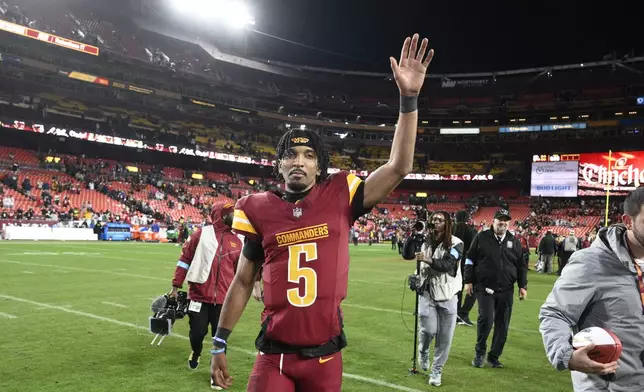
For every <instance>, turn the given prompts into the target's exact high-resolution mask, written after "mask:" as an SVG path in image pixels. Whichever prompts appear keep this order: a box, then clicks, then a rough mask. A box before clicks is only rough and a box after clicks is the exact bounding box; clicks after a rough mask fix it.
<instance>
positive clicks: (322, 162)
mask: <svg viewBox="0 0 644 392" xmlns="http://www.w3.org/2000/svg"><path fill="white" fill-rule="evenodd" d="M297 146H306V147H310V148H311V149H313V151H315V155H316V156H317V158H318V169H319V170H320V175H319V176H317V183H320V182H322V181H324V180H326V178H327V177H328V175H329V173H328V171H329V160H330V159H329V151H328V150H327V148H326V145H325V144H324V141H323V140H322V138H321V137H320V135H318V134H317V133H316V132H313V131H310V130H308V129H306V130H302V129H291V130H290V131H288V132H286V133H285V134H284V135H282V138H281V139H280V141H279V143H278V144H277V149H276V153H277V162H276V164H275V166H273V175H274V176H275V177H276V178H277V180H278V181H280V182H284V178H283V177H282V175H281V173H280V161H281V160H282V159H283V158H284V156H285V155H286V154H287V153H288V152H289V151H290V150H291V148H293V147H297Z"/></svg>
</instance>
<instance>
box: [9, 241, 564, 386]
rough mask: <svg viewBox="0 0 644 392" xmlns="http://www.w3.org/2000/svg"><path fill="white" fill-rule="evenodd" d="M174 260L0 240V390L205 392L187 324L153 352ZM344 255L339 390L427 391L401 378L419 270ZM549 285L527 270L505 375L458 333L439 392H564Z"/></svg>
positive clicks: (388, 258) (251, 318)
mask: <svg viewBox="0 0 644 392" xmlns="http://www.w3.org/2000/svg"><path fill="white" fill-rule="evenodd" d="M179 253H180V248H178V247H175V246H173V245H169V244H141V243H73V242H61V243H51V242H50V243H44V242H3V243H0V283H1V284H0V331H2V334H1V335H0V391H3V392H10V391H16V392H18V391H20V392H29V391H57V392H58V391H69V392H79V391H83V392H85V391H110V392H116V391H161V390H163V391H177V392H178V391H186V392H187V391H191V392H192V391H199V390H204V391H205V390H210V387H209V384H208V371H209V370H208V368H209V366H208V365H209V363H208V355H204V357H203V358H202V364H201V367H200V368H199V369H198V370H197V371H190V370H188V368H187V361H186V360H187V357H188V354H189V352H190V345H189V342H188V340H187V335H188V322H187V319H184V320H180V321H178V322H177V324H176V325H175V329H174V335H173V336H171V337H168V338H167V339H166V340H165V342H164V343H163V344H162V345H161V346H160V347H156V346H155V347H152V346H150V342H151V340H152V335H151V334H149V332H148V331H147V328H148V317H149V316H150V315H151V312H150V310H149V306H150V302H151V299H152V298H153V297H156V296H158V295H160V294H162V293H163V292H165V291H167V290H168V289H169V287H170V281H171V277H172V273H173V271H174V268H175V265H176V260H177V258H178V256H179ZM351 256H352V257H351V274H350V282H349V294H348V298H347V300H346V301H345V302H344V310H345V315H346V319H345V324H346V334H347V337H348V340H349V346H348V347H347V348H346V349H345V351H344V353H343V356H344V371H345V377H344V387H343V390H344V391H350V392H367V391H368V392H380V391H382V392H384V391H408V392H414V391H425V390H428V389H432V388H434V387H431V386H429V385H427V377H426V375H416V376H411V377H410V376H407V369H408V368H409V367H410V365H411V355H412V353H411V347H412V341H413V333H412V332H410V331H408V329H407V328H406V327H405V325H404V324H403V320H404V322H405V323H406V324H407V326H408V327H409V328H410V329H413V316H412V315H411V312H412V310H413V303H414V298H413V296H412V293H411V291H409V290H408V289H407V288H405V287H404V281H405V277H406V276H407V275H408V274H409V273H411V272H412V271H413V269H414V267H415V265H414V263H413V262H412V263H410V262H406V261H404V260H402V259H401V258H400V257H399V256H398V253H397V252H392V251H391V250H390V249H389V246H388V245H386V246H385V245H381V246H378V245H376V246H372V247H368V246H366V245H360V246H358V247H357V248H354V247H353V246H351ZM533 264H534V262H532V263H531V265H533ZM554 279H555V278H554V277H553V276H544V275H537V274H535V273H532V272H531V273H530V276H529V281H530V283H529V290H528V300H527V301H523V302H519V301H518V300H516V301H515V306H514V312H513V315H512V322H511V326H510V328H511V330H510V336H509V338H508V343H507V345H506V348H505V352H504V354H503V357H502V358H501V360H502V361H503V362H504V364H505V368H504V369H492V368H483V369H475V368H472V367H471V366H470V361H471V360H472V357H473V355H474V343H475V339H476V330H475V328H470V327H465V326H458V327H457V330H456V333H455V337H454V344H453V346H452V350H451V355H450V358H449V361H448V362H447V365H446V367H445V369H444V371H443V386H441V387H440V389H442V390H445V391H463V390H466V389H467V390H476V391H477V392H487V391H489V392H499V391H516V390H519V391H522V392H529V391H535V392H536V391H539V392H542V391H544V390H548V391H549V392H556V391H570V390H571V382H570V375H569V374H568V373H567V372H561V373H560V372H557V371H555V370H554V369H553V368H552V367H551V366H550V365H549V364H548V362H547V360H546V358H545V355H544V349H543V345H542V342H541V335H540V334H539V332H538V318H537V315H538V311H539V306H541V304H542V303H543V300H544V299H545V298H546V296H547V294H548V293H549V291H550V288H551V287H552V284H553V282H554ZM403 292H404V293H405V298H404V301H402V295H403ZM401 304H402V305H403V308H404V315H403V316H401ZM260 311H261V308H260V305H259V304H258V303H257V302H255V301H254V300H252V299H251V303H250V304H249V306H248V308H247V309H246V312H245V313H244V316H243V317H242V320H241V322H240V323H239V324H238V326H237V328H236V329H235V331H234V334H233V335H232V336H231V340H230V344H231V346H232V347H231V349H230V351H229V358H228V362H229V366H230V368H231V372H232V375H233V376H234V377H235V383H234V386H233V388H232V389H231V390H233V391H245V390H246V382H247V380H248V374H249V372H250V370H251V368H252V365H253V359H254V354H255V350H254V340H255V337H256V334H257V332H258V328H259V316H260ZM472 318H473V319H476V308H475V309H474V311H473V313H472ZM490 341H491V337H490ZM207 344H208V343H206V347H208V345H207ZM204 354H205V353H204ZM275 392H279V391H275Z"/></svg>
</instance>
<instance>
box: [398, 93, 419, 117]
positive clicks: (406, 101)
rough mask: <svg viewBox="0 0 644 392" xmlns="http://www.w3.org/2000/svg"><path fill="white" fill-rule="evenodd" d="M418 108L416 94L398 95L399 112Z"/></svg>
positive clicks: (408, 111)
mask: <svg viewBox="0 0 644 392" xmlns="http://www.w3.org/2000/svg"><path fill="white" fill-rule="evenodd" d="M416 110H418V96H417V95H412V96H408V95H401V96H400V113H411V112H415V111H416Z"/></svg>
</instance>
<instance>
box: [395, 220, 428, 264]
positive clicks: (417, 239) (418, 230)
mask: <svg viewBox="0 0 644 392" xmlns="http://www.w3.org/2000/svg"><path fill="white" fill-rule="evenodd" d="M409 227H410V229H411V233H410V234H409V236H408V237H407V238H406V239H405V242H404V244H403V251H402V257H403V259H405V260H414V259H415V258H416V252H420V249H421V248H422V246H423V243H424V242H425V239H426V238H425V233H426V230H427V229H431V224H428V223H426V222H425V221H422V220H417V221H416V222H414V223H413V224H412V225H410V226H409Z"/></svg>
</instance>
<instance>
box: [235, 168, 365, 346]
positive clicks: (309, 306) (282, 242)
mask: <svg viewBox="0 0 644 392" xmlns="http://www.w3.org/2000/svg"><path fill="white" fill-rule="evenodd" d="M361 183H362V180H361V179H360V178H358V177H356V176H355V175H353V174H349V173H347V172H339V173H336V174H334V175H332V176H330V177H329V178H328V179H327V180H326V181H324V182H322V183H320V184H317V185H315V186H314V187H313V188H312V189H311V191H310V193H309V194H308V195H307V196H306V197H304V198H303V199H301V200H299V201H298V202H295V203H291V202H288V201H286V200H284V199H282V198H281V197H280V196H278V195H276V194H275V193H272V192H265V193H261V194H255V195H250V196H247V197H244V198H243V199H241V200H239V201H238V202H237V205H236V206H235V217H234V220H233V230H235V231H236V232H237V233H239V234H242V235H244V236H248V237H249V238H251V239H255V240H256V241H261V243H262V247H263V248H264V264H263V270H262V279H263V283H264V312H263V313H262V323H264V322H266V323H267V325H266V329H265V338H266V339H268V340H274V341H278V342H281V343H285V344H287V345H290V346H295V347H311V346H317V345H322V344H324V343H326V342H328V341H329V340H331V339H332V338H334V337H336V336H338V335H340V333H341V330H342V328H341V317H342V311H341V309H340V303H341V302H342V300H343V299H344V298H345V297H346V294H347V283H348V277H349V230H350V225H351V224H352V223H353V218H352V210H351V203H352V202H353V197H354V195H355V194H356V191H357V190H358V188H359V186H360V184H361Z"/></svg>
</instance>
